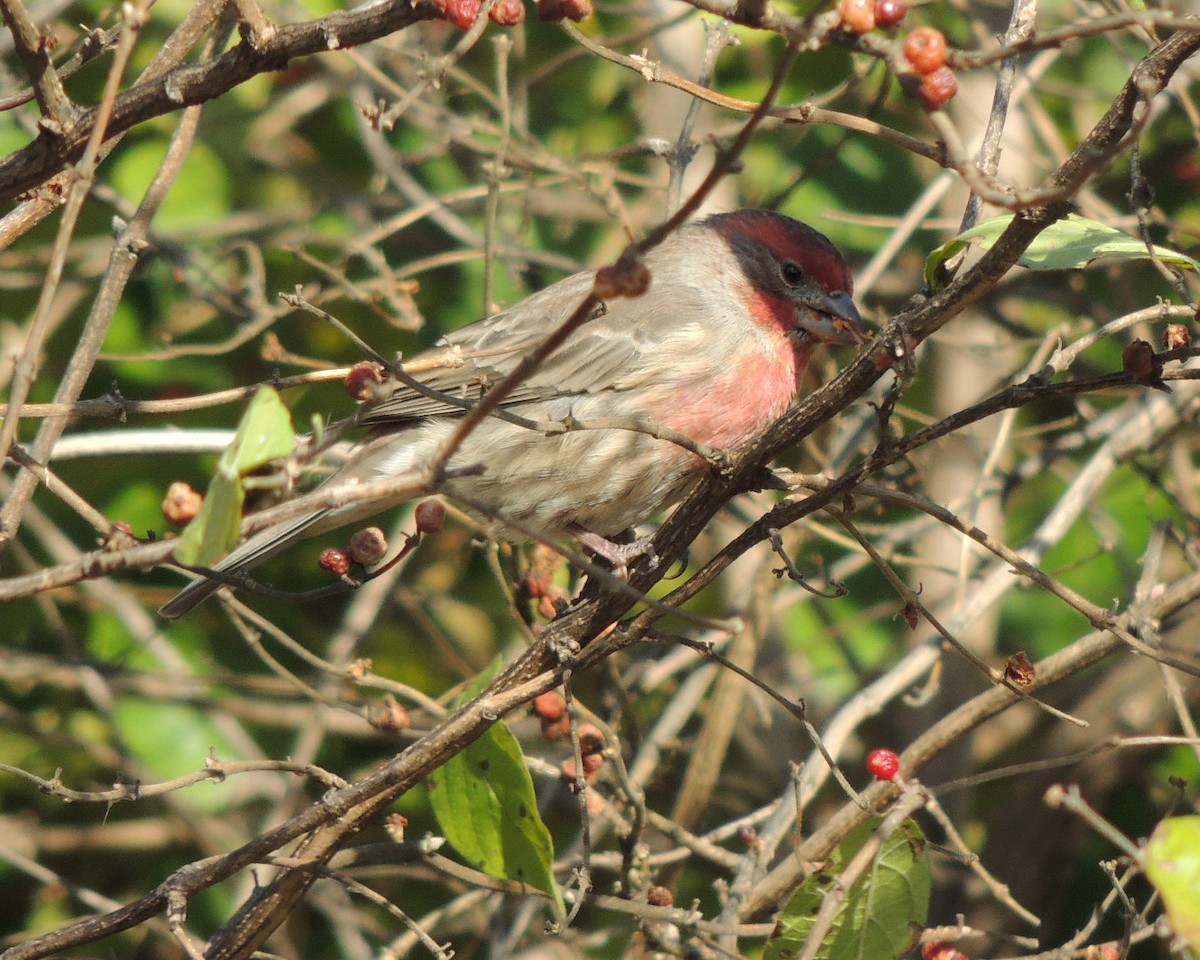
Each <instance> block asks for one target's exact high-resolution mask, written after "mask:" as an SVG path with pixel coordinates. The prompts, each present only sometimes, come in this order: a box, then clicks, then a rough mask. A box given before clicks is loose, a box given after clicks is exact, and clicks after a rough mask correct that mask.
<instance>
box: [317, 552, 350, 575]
mask: <svg viewBox="0 0 1200 960" xmlns="http://www.w3.org/2000/svg"><path fill="white" fill-rule="evenodd" d="M317 565H318V566H320V568H321V569H322V570H328V571H329V572H330V573H332V574H333V575H334V576H338V577H344V576H345V575H346V572H347V571H348V570H349V569H350V554H348V553H347V552H346V551H345V550H342V549H340V548H338V547H327V548H325V549H324V550H322V551H321V556H320V557H318V558H317Z"/></svg>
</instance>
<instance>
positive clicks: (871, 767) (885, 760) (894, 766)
mask: <svg viewBox="0 0 1200 960" xmlns="http://www.w3.org/2000/svg"><path fill="white" fill-rule="evenodd" d="M867 772H868V773H870V774H871V776H873V777H874V778H875V779H876V780H894V779H895V778H896V774H898V773H899V772H900V758H899V757H898V756H896V752H895V751H894V750H885V749H879V750H872V751H871V752H870V753H868V754H867Z"/></svg>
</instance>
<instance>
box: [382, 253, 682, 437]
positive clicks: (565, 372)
mask: <svg viewBox="0 0 1200 960" xmlns="http://www.w3.org/2000/svg"><path fill="white" fill-rule="evenodd" d="M592 277H593V275H592V274H591V273H583V274H577V275H575V276H573V277H568V278H567V279H566V280H563V281H561V282H560V283H557V284H555V285H554V286H552V287H549V288H547V289H546V290H544V291H542V292H540V293H535V294H534V295H532V296H531V297H529V298H527V299H526V300H523V301H522V302H521V303H519V304H517V305H516V306H515V307H514V308H512V309H511V310H509V311H507V312H505V313H500V314H496V315H494V316H491V317H488V318H486V319H484V320H480V321H478V322H477V323H473V324H470V325H469V326H466V327H463V328H461V329H460V330H457V331H455V332H453V333H451V334H449V335H448V336H446V337H445V338H443V340H442V341H440V342H439V343H438V345H437V346H435V347H434V348H433V349H431V350H428V351H425V352H424V353H421V354H418V355H417V356H415V357H413V358H412V359H411V360H409V361H408V362H406V363H405V369H406V370H407V371H409V372H410V373H411V375H412V376H413V377H414V379H416V380H419V381H420V382H421V383H422V384H424V385H425V386H426V387H429V388H431V389H432V390H435V391H437V392H438V393H441V394H445V395H448V396H450V397H453V398H455V399H457V400H460V401H463V405H458V404H454V403H452V402H449V401H447V400H446V399H444V398H439V397H431V396H428V395H425V394H422V393H421V392H419V391H418V390H416V389H414V388H413V387H412V386H411V385H408V384H404V383H399V384H397V385H396V387H395V388H394V391H393V392H392V394H391V396H389V397H388V398H386V399H384V400H382V401H379V402H377V403H375V404H374V405H372V407H371V408H370V409H369V410H367V411H365V412H364V414H363V416H362V417H361V420H360V422H362V423H364V424H387V425H389V426H394V425H399V424H402V423H404V422H405V421H408V420H415V419H420V418H422V417H430V416H461V415H462V414H463V413H464V410H465V404H470V403H474V402H475V401H477V400H479V398H480V397H481V396H482V395H483V394H484V393H485V392H486V391H487V390H489V389H491V388H492V387H494V386H495V385H496V384H497V383H499V382H500V381H501V380H503V379H504V377H506V376H507V375H508V374H509V373H510V372H512V371H513V370H514V369H515V368H516V367H517V365H518V364H519V363H520V362H521V360H522V359H523V358H524V357H525V356H526V355H527V354H528V353H529V352H530V351H531V350H534V349H536V348H537V346H538V345H539V344H541V343H542V342H543V341H544V340H545V339H546V337H548V336H549V335H550V334H551V333H553V332H554V330H556V329H557V328H558V326H559V325H560V324H562V323H563V322H564V321H565V320H566V319H567V318H568V317H570V315H571V313H572V312H573V311H574V310H575V308H576V307H577V306H578V305H579V304H580V303H582V302H583V299H584V297H586V296H587V294H588V293H589V292H590V290H591V287H592ZM634 304H636V306H634V307H632V308H631V305H634ZM665 307H666V305H663V304H659V303H658V302H657V298H655V297H654V293H653V287H652V288H651V291H649V292H647V293H646V294H645V295H644V296H643V297H640V298H637V299H636V300H624V299H623V300H614V301H611V302H609V303H608V304H606V305H605V307H604V308H603V310H604V312H603V313H602V314H601V315H600V316H598V317H596V318H594V319H593V320H591V321H589V322H588V323H586V324H584V325H583V326H582V327H581V328H580V329H579V330H578V331H576V332H575V333H574V334H572V336H571V337H570V338H569V339H568V340H567V342H566V343H565V344H564V345H563V346H561V347H560V348H559V349H558V350H556V351H555V352H554V353H553V354H551V356H549V357H548V358H547V359H546V360H545V361H544V362H543V363H542V365H541V366H540V367H539V368H538V369H537V370H536V371H534V373H532V374H531V375H530V376H529V377H528V378H526V379H525V380H524V381H523V382H522V383H521V384H520V385H518V386H517V388H516V389H515V390H513V392H512V393H510V394H509V395H508V396H507V397H506V398H505V400H504V402H503V406H505V407H512V406H516V405H520V404H523V403H528V402H530V401H538V400H547V399H552V398H554V397H563V396H577V395H581V394H587V393H593V392H596V391H599V390H612V389H613V388H614V384H621V385H623V386H630V385H632V384H631V383H630V382H629V380H630V378H629V372H630V371H631V370H637V369H639V368H640V367H641V366H642V363H641V362H640V361H641V360H642V359H643V357H644V354H646V353H647V352H653V351H654V349H655V348H656V347H657V346H658V345H659V344H660V343H661V342H662V339H663V336H664V334H663V331H662V326H663V325H664V321H665V318H661V317H660V319H659V323H656V324H647V323H646V322H645V318H646V317H647V316H656V315H657V314H659V313H660V309H662V308H665ZM687 311H688V305H687V304H686V303H674V304H672V305H671V306H670V314H674V315H676V316H678V315H679V314H681V313H682V314H684V315H686V313H687ZM665 325H669V322H667V323H666V324H665Z"/></svg>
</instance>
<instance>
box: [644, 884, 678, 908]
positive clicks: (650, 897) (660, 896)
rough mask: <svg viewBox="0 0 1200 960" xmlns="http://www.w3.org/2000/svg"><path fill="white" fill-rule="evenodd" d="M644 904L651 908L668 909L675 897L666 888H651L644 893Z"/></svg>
mask: <svg viewBox="0 0 1200 960" xmlns="http://www.w3.org/2000/svg"><path fill="white" fill-rule="evenodd" d="M646 902H647V903H648V904H650V906H652V907H669V906H671V905H672V904H673V903H674V902H675V897H674V896H673V895H672V893H671V891H670V890H668V889H667V888H666V887H651V888H650V889H649V890H648V891H647V892H646Z"/></svg>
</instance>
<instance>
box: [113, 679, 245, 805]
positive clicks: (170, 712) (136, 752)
mask: <svg viewBox="0 0 1200 960" xmlns="http://www.w3.org/2000/svg"><path fill="white" fill-rule="evenodd" d="M112 719H113V723H114V724H115V726H116V728H117V730H118V732H119V733H120V736H121V740H122V742H123V744H124V746H125V747H126V748H127V749H128V751H129V753H130V755H131V756H133V757H134V758H136V759H137V761H138V763H139V764H140V765H141V766H142V767H143V768H144V769H146V770H148V771H149V772H150V776H151V777H152V778H154V779H156V780H172V779H174V778H176V777H182V776H185V775H187V774H189V773H193V772H195V771H196V770H202V769H204V762H205V759H206V758H207V757H208V755H209V754H210V753H215V754H216V755H217V756H218V757H221V758H224V759H226V760H228V759H231V758H236V757H237V756H238V752H237V750H236V749H235V748H234V746H233V745H232V744H231V743H230V742H229V739H228V738H227V737H226V736H225V735H224V734H223V733H222V732H221V730H220V728H219V726H218V725H217V724H216V723H214V722H213V719H212V717H211V716H209V714H208V713H206V712H205V711H204V710H202V709H199V708H196V707H193V706H191V705H189V704H182V703H162V702H160V701H157V700H148V699H144V698H141V697H122V698H120V699H118V700H117V702H116V703H115V704H114V705H113V712H112ZM214 783H215V781H214ZM175 796H176V797H177V798H178V802H180V803H182V804H183V805H184V806H188V807H191V808H193V809H196V810H207V811H209V812H210V813H216V812H219V811H221V810H223V809H227V808H228V807H229V806H230V805H231V804H233V805H236V804H237V803H238V802H239V801H238V800H237V798H236V797H235V796H233V795H231V793H230V791H229V790H227V789H220V788H218V787H215V786H214V785H212V784H205V783H197V784H196V785H195V786H192V787H189V788H188V789H186V790H181V791H178V792H177V793H176V794H175Z"/></svg>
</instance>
